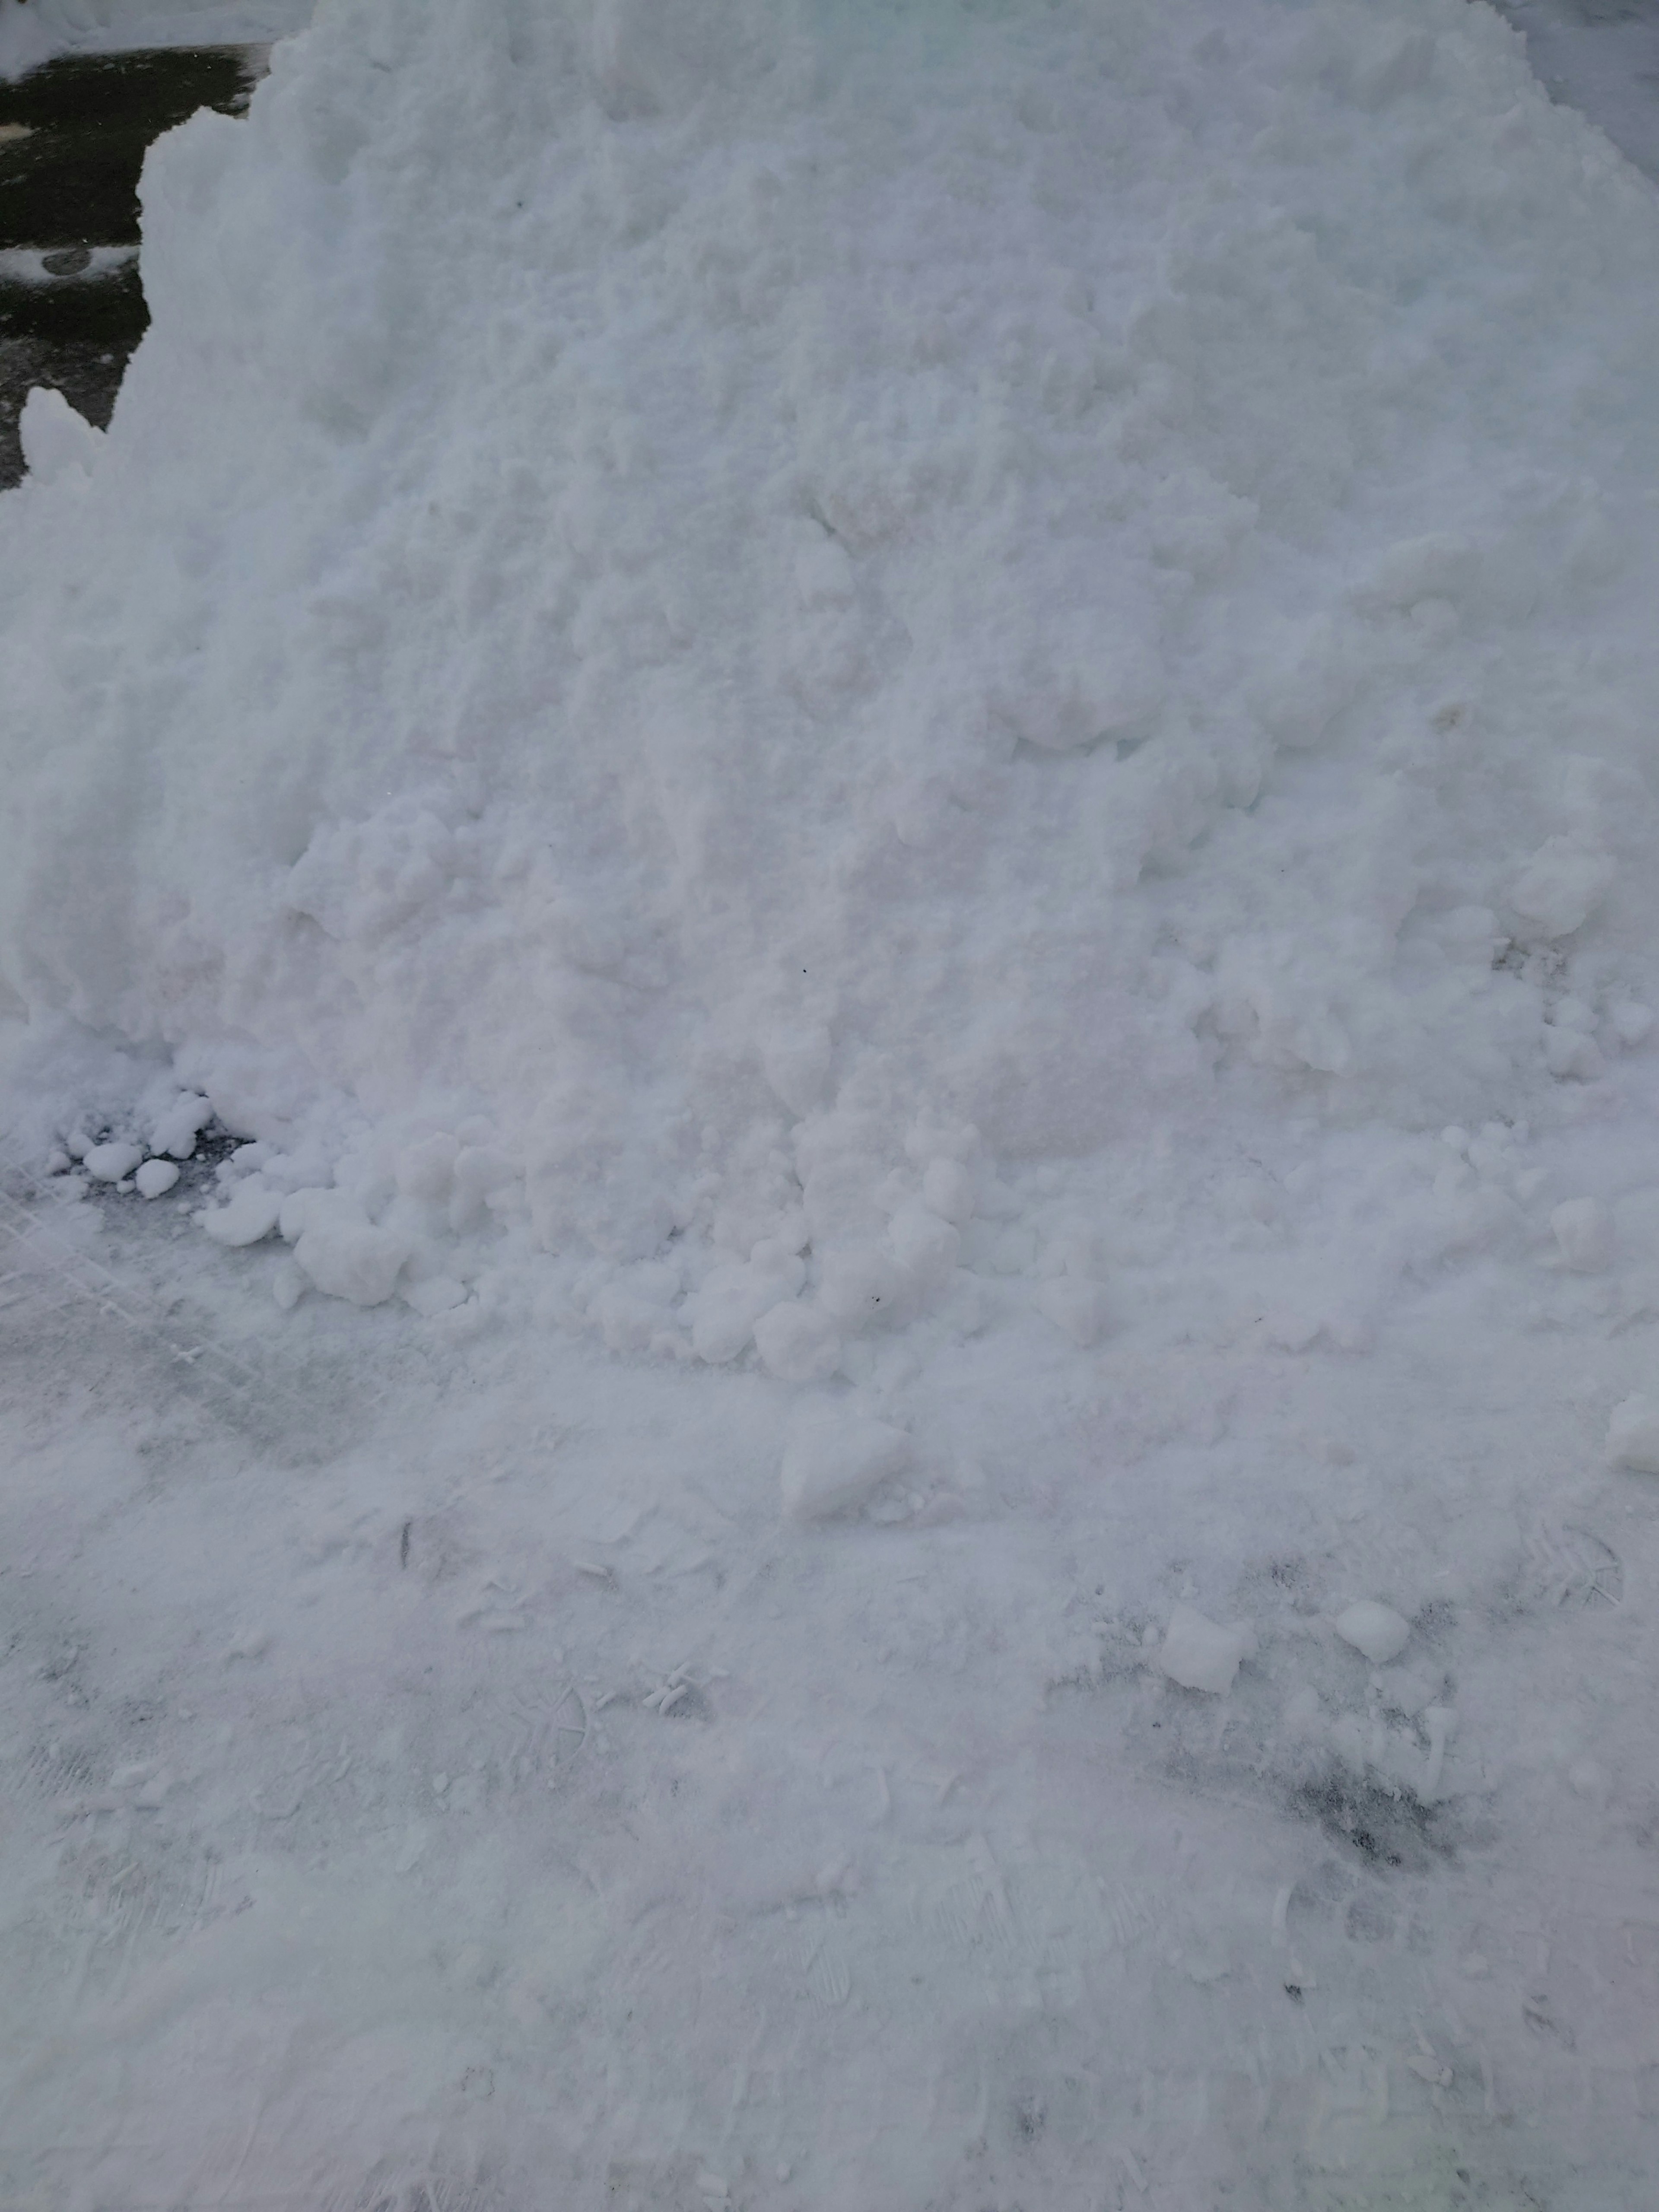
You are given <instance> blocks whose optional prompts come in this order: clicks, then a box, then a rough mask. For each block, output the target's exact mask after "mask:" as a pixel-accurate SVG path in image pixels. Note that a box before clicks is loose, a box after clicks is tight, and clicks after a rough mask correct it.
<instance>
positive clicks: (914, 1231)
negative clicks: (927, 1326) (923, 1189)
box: [887, 1199, 962, 1285]
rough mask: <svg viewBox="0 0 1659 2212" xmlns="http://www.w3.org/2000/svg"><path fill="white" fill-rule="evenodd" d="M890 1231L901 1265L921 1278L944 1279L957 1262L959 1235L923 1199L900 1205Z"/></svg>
mask: <svg viewBox="0 0 1659 2212" xmlns="http://www.w3.org/2000/svg"><path fill="white" fill-rule="evenodd" d="M887 1234H888V1237H889V1239H890V1242H891V1244H892V1247H893V1251H894V1254H895V1255H896V1258H897V1261H898V1263H899V1265H900V1267H902V1268H903V1269H904V1270H905V1272H906V1273H908V1274H910V1275H914V1276H915V1279H917V1281H918V1282H921V1283H926V1284H929V1285H932V1284H935V1283H942V1282H943V1281H944V1280H945V1278H946V1277H947V1276H948V1275H949V1274H950V1273H951V1269H952V1268H953V1267H955V1266H956V1264H957V1252H958V1250H959V1249H960V1248H961V1244H962V1239H961V1237H960V1236H959V1235H958V1234H957V1231H956V1230H955V1229H954V1228H953V1227H952V1226H951V1224H950V1223H949V1222H948V1221H944V1220H941V1219H940V1218H939V1215H938V1214H937V1213H935V1212H933V1210H932V1208H931V1207H929V1206H923V1205H922V1204H921V1201H920V1200H917V1199H911V1200H908V1202H907V1203H906V1204H905V1205H903V1206H900V1208H899V1210H898V1212H896V1214H895V1215H894V1216H893V1218H892V1220H891V1221H890V1223H889V1225H888V1230H887Z"/></svg>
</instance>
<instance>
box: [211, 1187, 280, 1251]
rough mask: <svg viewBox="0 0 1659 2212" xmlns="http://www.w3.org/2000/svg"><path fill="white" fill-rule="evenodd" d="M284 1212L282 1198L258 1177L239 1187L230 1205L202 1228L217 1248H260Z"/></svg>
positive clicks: (213, 1216)
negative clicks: (235, 1246)
mask: <svg viewBox="0 0 1659 2212" xmlns="http://www.w3.org/2000/svg"><path fill="white" fill-rule="evenodd" d="M282 1211H283V1194H282V1193H281V1192H280V1191H276V1190H272V1189H271V1188H270V1187H269V1186H268V1185H267V1184H266V1183H264V1182H262V1181H261V1179H260V1178H259V1177H258V1176H249V1178H248V1180H247V1181H246V1182H241V1183H238V1184H237V1186H236V1188H235V1189H234V1191H233V1192H232V1193H231V1194H230V1202H229V1204H228V1205H227V1206H221V1207H220V1208H219V1210H218V1211H217V1212H216V1213H210V1214H208V1215H207V1216H206V1217H205V1218H204V1220H203V1223H202V1226H203V1228H204V1229H205V1230H206V1231H207V1233H208V1235H209V1236H210V1237H212V1239H213V1241H214V1243H216V1244H230V1245H237V1244H257V1243H258V1242H259V1240H260V1238H261V1237H269V1236H270V1232H271V1231H272V1230H273V1229H274V1228H275V1227H276V1223H277V1219H278V1218H279V1216H280V1215H281V1213H282Z"/></svg>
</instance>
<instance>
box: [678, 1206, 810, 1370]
mask: <svg viewBox="0 0 1659 2212" xmlns="http://www.w3.org/2000/svg"><path fill="white" fill-rule="evenodd" d="M805 1279H806V1268H805V1263H804V1262H803V1261H801V1260H800V1259H799V1257H798V1256H797V1255H796V1254H794V1253H793V1252H791V1251H789V1250H788V1249H787V1247H786V1246H785V1244H784V1243H782V1242H781V1240H780V1239H778V1238H776V1237H763V1238H762V1239H761V1241H760V1242H759V1243H757V1245H756V1246H755V1248H754V1250H753V1251H752V1252H751V1253H750V1255H749V1263H748V1265H747V1266H746V1267H736V1266H726V1267H715V1268H713V1269H712V1270H711V1271H710V1273H709V1274H708V1277H707V1278H706V1279H705V1280H704V1283H703V1285H702V1289H701V1290H700V1291H698V1292H697V1296H696V1302H695V1304H694V1307H693V1311H692V1320H691V1343H692V1347H693V1349H694V1350H695V1351H696V1354H697V1357H698V1358H700V1359H706V1360H708V1362H709V1364H711V1365H713V1366H718V1365H720V1364H722V1363H724V1362H725V1361H726V1360H728V1359H735V1358H737V1356H738V1353H739V1352H741V1351H743V1349H744V1346H746V1345H747V1344H748V1343H749V1341H750V1339H751V1338H752V1337H753V1335H754V1334H755V1323H756V1322H757V1321H758V1320H759V1319H760V1317H761V1316H762V1315H763V1313H766V1312H768V1311H769V1310H770V1309H771V1308H772V1307H773V1306H775V1305H778V1304H781V1302H782V1301H783V1300H784V1299H786V1298H793V1297H794V1295H795V1293H796V1292H797V1291H799V1288H800V1286H801V1285H802V1283H803V1282H805Z"/></svg>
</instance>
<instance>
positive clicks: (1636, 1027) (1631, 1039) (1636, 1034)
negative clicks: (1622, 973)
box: [1609, 999, 1653, 1048]
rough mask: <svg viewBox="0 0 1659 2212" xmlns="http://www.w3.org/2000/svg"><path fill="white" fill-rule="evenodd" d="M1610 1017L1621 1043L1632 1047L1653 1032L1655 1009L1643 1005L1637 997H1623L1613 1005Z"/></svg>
mask: <svg viewBox="0 0 1659 2212" xmlns="http://www.w3.org/2000/svg"><path fill="white" fill-rule="evenodd" d="M1609 1019H1610V1020H1611V1021H1612V1023H1613V1034H1614V1035H1615V1036H1617V1038H1618V1039H1619V1042H1620V1044H1623V1045H1629V1046H1630V1047H1632V1048H1635V1047H1636V1046H1637V1045H1638V1044H1641V1043H1643V1042H1644V1041H1645V1040H1646V1039H1647V1037H1648V1036H1650V1034H1651V1033H1652V1030H1653V1009H1652V1007H1651V1006H1643V1005H1641V1004H1640V1003H1639V1001H1638V1000H1635V999H1621V1000H1620V1002H1619V1004H1618V1005H1617V1006H1614V1007H1613V1011H1612V1013H1611V1015H1610V1016H1609Z"/></svg>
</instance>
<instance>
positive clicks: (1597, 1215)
mask: <svg viewBox="0 0 1659 2212" xmlns="http://www.w3.org/2000/svg"><path fill="white" fill-rule="evenodd" d="M1550 1227H1551V1228H1552V1229H1553V1231H1555V1241H1556V1243H1557V1244H1558V1245H1559V1248H1560V1252H1561V1257H1562V1259H1563V1260H1564V1261H1565V1262H1566V1264H1567V1266H1568V1267H1571V1268H1572V1269H1573V1270H1574V1271H1575V1272H1576V1273H1578V1274H1581V1275H1595V1274H1599V1273H1601V1269H1602V1268H1603V1267H1606V1266H1607V1263H1608V1261H1610V1260H1611V1259H1612V1257H1613V1221H1612V1218H1611V1216H1610V1215H1609V1214H1608V1212H1607V1208H1606V1206H1601V1205H1599V1204H1598V1203H1597V1201H1596V1200H1595V1199H1593V1198H1570V1199H1568V1200H1565V1202H1564V1203H1563V1204H1562V1205H1560V1206H1557V1207H1556V1208H1555V1210H1554V1212H1553V1213H1552V1214H1551V1215H1550Z"/></svg>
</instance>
